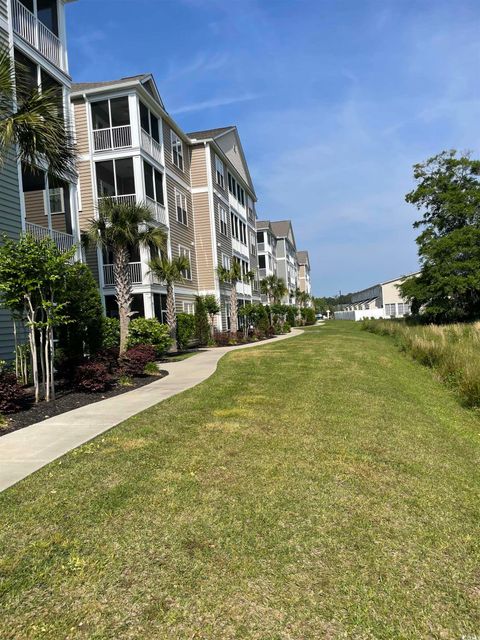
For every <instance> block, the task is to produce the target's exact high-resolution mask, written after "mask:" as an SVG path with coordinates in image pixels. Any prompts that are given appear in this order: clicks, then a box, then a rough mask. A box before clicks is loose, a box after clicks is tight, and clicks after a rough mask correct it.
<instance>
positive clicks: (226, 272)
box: [217, 260, 242, 336]
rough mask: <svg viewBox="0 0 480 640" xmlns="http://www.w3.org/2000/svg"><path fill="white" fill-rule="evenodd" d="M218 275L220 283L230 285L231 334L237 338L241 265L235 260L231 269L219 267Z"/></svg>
mask: <svg viewBox="0 0 480 640" xmlns="http://www.w3.org/2000/svg"><path fill="white" fill-rule="evenodd" d="M217 274H218V279H219V280H220V282H223V283H224V284H230V333H231V334H232V336H236V335H237V331H238V300H237V282H240V280H241V279H242V269H241V267H240V263H239V262H238V261H237V260H234V261H233V262H232V265H231V267H230V269H227V268H226V267H223V266H219V267H218V269H217Z"/></svg>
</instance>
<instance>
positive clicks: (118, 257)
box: [113, 247, 132, 355]
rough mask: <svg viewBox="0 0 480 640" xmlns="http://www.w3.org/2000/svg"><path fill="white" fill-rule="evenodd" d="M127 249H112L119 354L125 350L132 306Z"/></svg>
mask: <svg viewBox="0 0 480 640" xmlns="http://www.w3.org/2000/svg"><path fill="white" fill-rule="evenodd" d="M128 258H129V256H128V251H127V249H125V248H124V247H119V248H117V249H115V251H114V257H113V276H114V280H115V297H116V299H117V304H118V316H119V319H120V355H122V354H123V353H125V351H126V350H127V341H128V325H129V324H130V316H131V315H132V314H131V306H132V283H131V281H130V272H129V270H128Z"/></svg>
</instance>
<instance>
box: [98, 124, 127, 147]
mask: <svg viewBox="0 0 480 640" xmlns="http://www.w3.org/2000/svg"><path fill="white" fill-rule="evenodd" d="M131 146H132V128H131V126H130V125H129V124H126V125H123V126H122V127H109V128H107V129H94V131H93V149H94V151H112V150H114V149H127V148H128V147H131Z"/></svg>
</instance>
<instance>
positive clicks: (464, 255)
mask: <svg viewBox="0 0 480 640" xmlns="http://www.w3.org/2000/svg"><path fill="white" fill-rule="evenodd" d="M414 178H415V180H416V183H417V184H416V187H415V189H414V190H413V191H411V192H410V193H408V194H407V195H406V198H405V199H406V201H407V202H409V203H410V204H413V205H414V206H416V207H417V209H418V210H419V211H421V213H422V217H421V218H420V219H419V220H417V221H416V222H415V223H414V227H415V228H417V229H421V233H420V234H419V236H418V237H417V244H418V253H419V258H420V263H421V272H420V275H419V277H416V278H409V279H408V280H406V281H405V282H404V283H403V284H402V285H401V287H400V291H401V293H402V295H403V296H404V297H405V298H407V299H408V300H410V302H411V304H412V311H413V312H418V311H419V310H422V311H423V313H424V314H425V315H426V316H427V317H430V318H431V319H432V320H435V321H449V320H468V319H473V318H477V317H479V316H480V161H479V160H474V159H472V158H471V157H470V155H468V154H466V155H461V156H458V155H457V152H456V151H453V150H452V151H443V152H442V153H440V154H438V155H436V156H434V157H432V158H429V159H428V160H427V161H426V162H423V163H420V164H416V165H415V166H414Z"/></svg>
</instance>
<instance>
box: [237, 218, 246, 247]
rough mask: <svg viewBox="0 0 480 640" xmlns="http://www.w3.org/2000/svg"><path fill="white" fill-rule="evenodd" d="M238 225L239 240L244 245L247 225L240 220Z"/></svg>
mask: <svg viewBox="0 0 480 640" xmlns="http://www.w3.org/2000/svg"><path fill="white" fill-rule="evenodd" d="M238 222H239V225H240V242H241V243H242V244H244V245H246V244H247V225H246V224H245V223H244V222H242V221H241V220H239V221H238Z"/></svg>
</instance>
